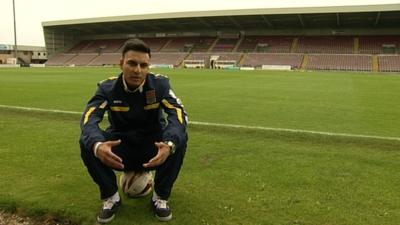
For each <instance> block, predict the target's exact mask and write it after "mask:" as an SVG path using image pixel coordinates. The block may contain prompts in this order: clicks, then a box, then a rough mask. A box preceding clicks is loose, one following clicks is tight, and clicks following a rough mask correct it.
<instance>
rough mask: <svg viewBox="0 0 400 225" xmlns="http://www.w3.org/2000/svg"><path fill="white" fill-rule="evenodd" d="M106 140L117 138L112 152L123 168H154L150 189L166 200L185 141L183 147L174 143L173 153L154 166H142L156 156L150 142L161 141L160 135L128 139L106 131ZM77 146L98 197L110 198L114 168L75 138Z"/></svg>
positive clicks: (112, 191)
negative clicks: (152, 186) (117, 141)
mask: <svg viewBox="0 0 400 225" xmlns="http://www.w3.org/2000/svg"><path fill="white" fill-rule="evenodd" d="M106 135H107V136H108V137H107V136H106V137H107V139H108V140H118V139H121V144H120V145H118V146H115V147H114V148H113V149H112V151H113V152H114V154H116V155H118V156H119V157H120V158H122V163H123V164H124V171H132V170H134V171H146V170H156V173H155V178H154V190H155V192H156V193H157V195H158V196H160V197H161V198H162V199H164V200H168V198H169V196H170V195H171V190H172V186H173V184H174V182H175V180H176V178H177V177H178V174H179V171H180V169H181V166H182V163H183V158H184V156H185V152H186V147H187V145H186V143H185V144H184V145H183V146H177V149H176V151H175V153H174V154H173V155H170V156H169V157H168V158H167V159H166V161H165V162H164V163H163V164H161V165H159V166H157V167H155V168H150V169H147V168H144V167H143V166H142V165H143V163H147V162H148V161H149V160H150V159H151V158H153V157H154V156H155V155H157V152H158V149H157V147H156V146H155V145H154V143H155V142H156V141H160V140H161V135H160V134H156V135H153V136H148V137H146V138H142V139H141V140H140V141H138V140H135V141H132V139H131V138H129V137H124V135H120V134H110V133H106ZM79 143H80V148H81V157H82V159H83V162H84V164H85V166H86V167H87V169H88V172H89V174H90V176H91V177H92V179H93V180H94V181H95V182H96V183H97V185H98V186H99V188H100V197H101V199H106V198H108V197H111V196H112V195H113V194H114V193H115V192H117V191H118V185H117V178H116V175H115V173H114V169H113V168H110V167H108V166H106V165H104V164H103V163H102V162H101V161H100V160H99V159H98V158H97V157H95V155H94V152H93V149H86V148H85V146H84V144H83V143H82V141H79Z"/></svg>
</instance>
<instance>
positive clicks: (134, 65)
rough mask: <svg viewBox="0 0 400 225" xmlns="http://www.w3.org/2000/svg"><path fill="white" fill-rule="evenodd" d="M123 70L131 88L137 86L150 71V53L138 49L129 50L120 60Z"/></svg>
mask: <svg viewBox="0 0 400 225" xmlns="http://www.w3.org/2000/svg"><path fill="white" fill-rule="evenodd" d="M120 66H121V70H122V72H123V74H124V79H125V82H126V84H127V85H128V87H129V88H131V89H132V88H137V87H139V85H141V84H142V83H143V81H144V79H146V76H147V73H148V72H149V66H150V57H149V54H147V53H143V52H137V51H127V52H126V53H125V55H124V57H123V58H122V59H121V60H120Z"/></svg>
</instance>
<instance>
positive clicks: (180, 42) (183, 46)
mask: <svg viewBox="0 0 400 225" xmlns="http://www.w3.org/2000/svg"><path fill="white" fill-rule="evenodd" d="M199 39H200V38H199V37H175V38H172V39H171V41H170V42H168V44H167V45H166V46H165V47H164V48H163V49H162V50H161V51H162V52H190V51H191V50H192V48H193V47H194V45H195V43H198V42H199Z"/></svg>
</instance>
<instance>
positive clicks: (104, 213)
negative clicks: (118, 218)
mask: <svg viewBox="0 0 400 225" xmlns="http://www.w3.org/2000/svg"><path fill="white" fill-rule="evenodd" d="M120 205H121V200H119V201H117V202H113V201H112V200H110V199H108V200H106V201H104V203H103V207H102V208H101V210H100V213H99V215H98V216H97V222H99V223H109V222H111V220H113V219H114V217H115V212H116V210H117V208H118V207H119V206H120Z"/></svg>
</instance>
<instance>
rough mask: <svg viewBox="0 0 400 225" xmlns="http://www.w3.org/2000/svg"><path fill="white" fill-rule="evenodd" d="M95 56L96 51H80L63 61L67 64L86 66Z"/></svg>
mask: <svg viewBox="0 0 400 225" xmlns="http://www.w3.org/2000/svg"><path fill="white" fill-rule="evenodd" d="M97 56H98V54H97V53H80V54H78V55H77V56H75V57H73V58H72V59H71V60H69V61H66V62H65V63H66V64H67V65H75V66H86V65H88V64H89V63H90V62H91V61H92V60H93V59H94V58H96V57H97ZM65 63H64V64H65Z"/></svg>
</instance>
